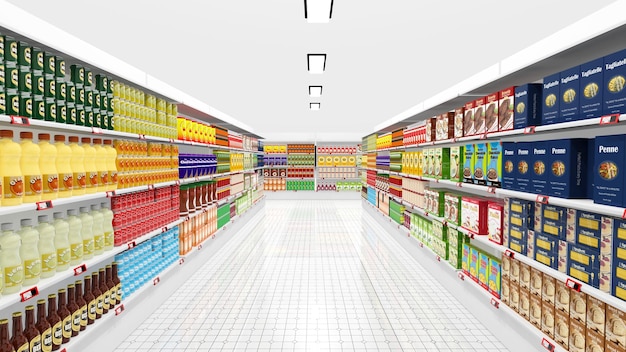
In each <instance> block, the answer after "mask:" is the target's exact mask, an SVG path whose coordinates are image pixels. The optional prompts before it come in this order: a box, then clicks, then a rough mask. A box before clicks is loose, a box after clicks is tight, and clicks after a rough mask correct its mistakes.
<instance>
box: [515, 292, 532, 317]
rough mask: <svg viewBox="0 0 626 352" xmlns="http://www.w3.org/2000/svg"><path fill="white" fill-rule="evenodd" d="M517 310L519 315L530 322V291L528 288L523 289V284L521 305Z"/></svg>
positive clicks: (520, 293) (520, 296)
mask: <svg viewBox="0 0 626 352" xmlns="http://www.w3.org/2000/svg"><path fill="white" fill-rule="evenodd" d="M517 309H518V311H517V312H518V313H519V315H521V316H522V317H523V318H524V319H526V320H528V321H530V291H528V288H523V287H522V286H521V284H520V287H519V304H518V308H517Z"/></svg>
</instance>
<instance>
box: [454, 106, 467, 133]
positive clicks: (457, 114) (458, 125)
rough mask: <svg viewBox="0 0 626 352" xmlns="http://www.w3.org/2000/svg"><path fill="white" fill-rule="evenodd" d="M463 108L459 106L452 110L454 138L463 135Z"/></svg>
mask: <svg viewBox="0 0 626 352" xmlns="http://www.w3.org/2000/svg"><path fill="white" fill-rule="evenodd" d="M464 116H465V108H464V107H460V108H457V109H455V110H454V138H460V137H463V117H464Z"/></svg>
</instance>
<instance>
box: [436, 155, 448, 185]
mask: <svg viewBox="0 0 626 352" xmlns="http://www.w3.org/2000/svg"><path fill="white" fill-rule="evenodd" d="M434 171H435V178H436V179H437V180H442V179H443V180H447V179H449V178H450V148H435V157H434Z"/></svg>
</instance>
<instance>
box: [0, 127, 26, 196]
mask: <svg viewBox="0 0 626 352" xmlns="http://www.w3.org/2000/svg"><path fill="white" fill-rule="evenodd" d="M0 150H1V151H2V152H1V153H0V183H1V186H2V203H1V204H2V205H3V206H6V205H19V204H22V199H23V197H24V179H23V177H22V170H21V168H20V158H21V156H22V148H21V147H20V145H19V144H17V143H15V142H13V131H11V130H0Z"/></svg>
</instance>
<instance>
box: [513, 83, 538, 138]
mask: <svg viewBox="0 0 626 352" xmlns="http://www.w3.org/2000/svg"><path fill="white" fill-rule="evenodd" d="M542 90H543V85H541V84H525V85H523V86H519V87H515V111H514V115H513V120H514V124H513V127H514V128H515V129H521V128H526V127H530V126H539V125H541V118H542V113H541V111H542V106H543V103H542V99H541V97H542Z"/></svg>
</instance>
